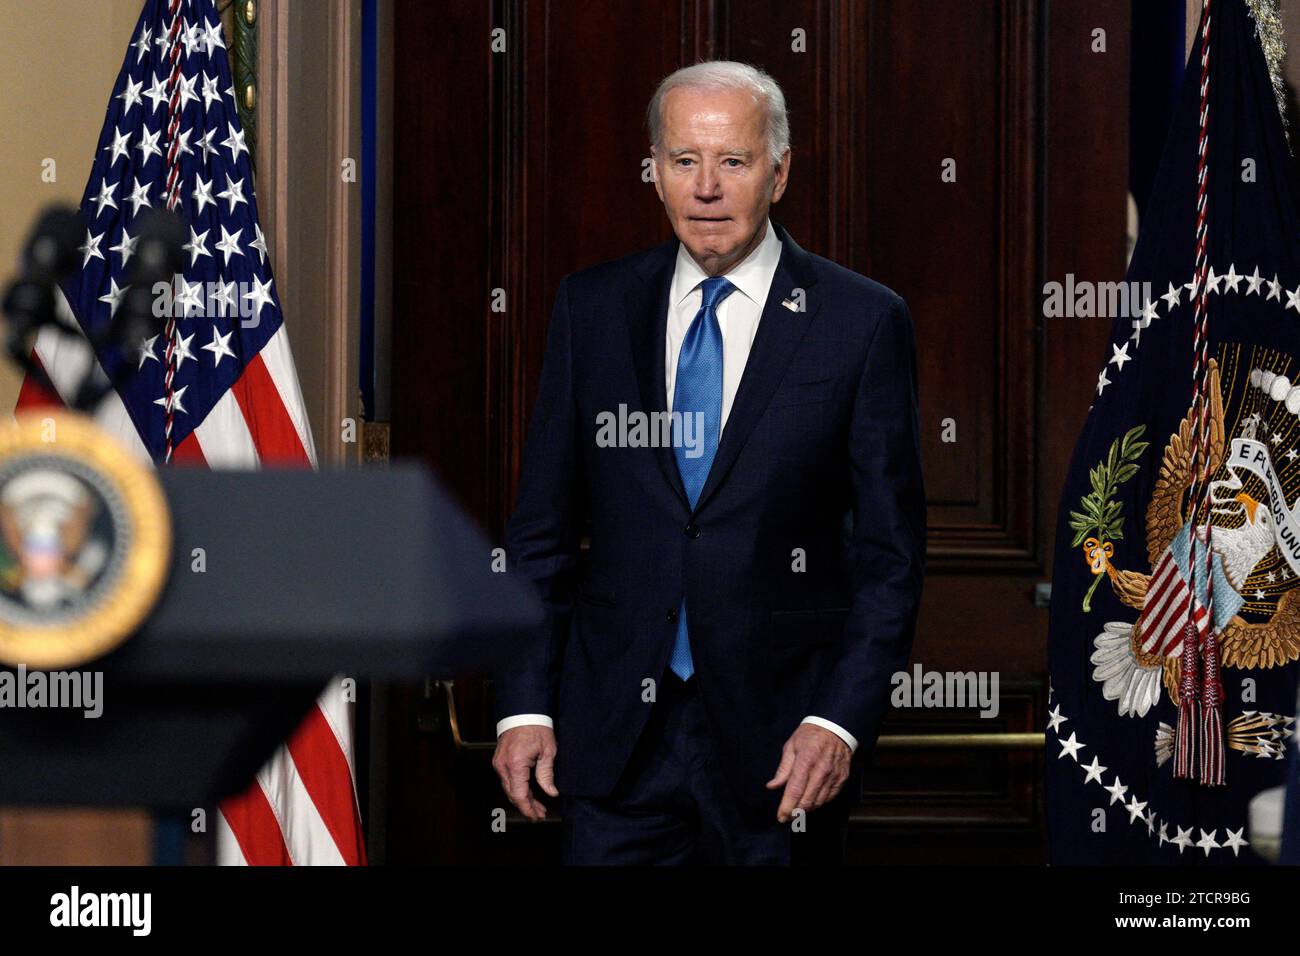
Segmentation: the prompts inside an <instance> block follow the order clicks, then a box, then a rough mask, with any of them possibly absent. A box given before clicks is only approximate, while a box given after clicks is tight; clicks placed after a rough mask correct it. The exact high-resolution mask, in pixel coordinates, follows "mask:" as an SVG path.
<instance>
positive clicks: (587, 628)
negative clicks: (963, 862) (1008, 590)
mask: <svg viewBox="0 0 1300 956" xmlns="http://www.w3.org/2000/svg"><path fill="white" fill-rule="evenodd" d="M773 225H774V226H775V229H776V233H777V236H778V237H779V238H780V240H781V245H782V250H781V258H780V262H779V264H778V266H777V269H776V274H775V277H774V279H773V281H772V286H771V291H770V293H769V295H768V300H767V303H766V304H765V306H764V309H763V314H762V319H761V320H760V322H759V325H758V331H757V334H756V336H755V338H754V342H753V346H752V349H751V351H750V355H749V360H748V363H747V364H746V366H745V371H744V375H743V376H742V378H741V381H740V385H739V388H738V390H737V393H736V397H735V401H734V403H733V405H732V408H731V412H730V415H729V417H728V419H727V423H726V427H725V428H724V429H723V433H722V439H721V442H720V443H719V446H718V450H717V454H716V457H715V458H714V461H713V465H712V470H711V471H710V472H709V476H708V479H707V481H706V483H705V485H704V488H703V490H702V492H701V493H700V497H699V500H698V502H697V504H696V507H695V509H694V510H692V509H691V508H690V506H689V504H688V501H687V497H686V494H685V491H684V490H683V487H682V482H681V478H680V476H679V475H678V471H677V465H676V461H675V458H674V455H673V450H672V448H670V447H601V446H600V445H598V444H597V432H598V418H597V416H598V415H600V413H602V412H612V413H615V414H617V413H618V411H619V406H620V405H625V406H627V411H628V412H635V411H642V412H661V413H662V412H663V411H664V410H665V408H666V406H667V403H666V395H665V384H664V383H665V378H664V355H665V344H664V337H665V330H666V321H667V313H668V292H669V285H670V282H671V279H672V275H673V270H674V267H675V262H676V255H677V247H678V242H677V240H676V239H673V240H670V241H669V242H666V243H664V244H662V245H660V246H657V247H655V248H653V249H649V250H646V251H644V252H639V253H635V254H633V255H630V256H627V257H625V258H623V259H619V260H616V261H613V262H608V263H604V264H601V265H597V266H593V267H591V268H588V269H584V270H582V271H580V272H576V273H573V274H571V275H569V276H566V277H565V278H564V279H563V280H562V281H561V283H560V288H559V291H558V293H557V295H556V302H555V310H554V313H553V315H552V317H551V325H550V330H549V332H548V336H547V343H546V353H545V359H544V362H543V366H542V373H541V382H540V386H539V389H538V396H537V403H536V406H535V408H534V410H533V414H532V420H531V423H530V427H529V432H528V439H527V443H526V446H525V451H524V460H523V468H522V471H521V475H520V485H519V496H518V501H517V505H516V508H515V511H514V514H513V516H512V518H511V519H510V522H509V525H508V528H507V534H506V552H507V562H508V570H509V571H511V572H513V573H517V574H523V575H526V576H527V577H528V578H530V579H531V580H532V581H533V582H534V583H535V584H536V586H537V588H538V589H539V591H540V593H541V596H542V599H543V601H544V603H545V605H546V607H547V609H548V623H547V624H546V625H545V627H544V628H543V629H542V630H541V631H539V633H538V634H537V635H536V637H535V641H534V642H533V644H532V650H531V651H530V652H529V653H527V654H525V655H522V656H521V657H520V659H519V660H517V661H516V662H515V663H514V664H513V665H512V666H511V667H510V668H509V669H508V670H503V671H499V672H498V673H497V674H495V675H494V676H495V678H496V706H497V714H498V717H507V716H510V715H512V714H521V713H544V714H549V715H551V716H552V718H553V719H554V721H555V732H556V742H557V745H558V747H559V752H558V754H557V757H556V768H555V770H556V785H557V787H558V788H559V790H560V792H561V793H562V794H565V793H567V794H571V795H576V796H590V797H601V796H606V795H608V794H609V792H610V791H611V790H612V789H613V787H614V786H615V784H616V783H617V782H618V779H619V776H620V774H621V773H622V771H623V769H624V767H625V766H626V764H627V762H628V758H629V756H630V755H631V752H632V749H633V746H634V745H635V743H636V741H637V738H638V736H639V735H640V733H641V730H642V727H643V726H644V724H645V722H646V718H647V717H648V715H649V713H650V707H651V701H652V700H653V695H652V694H651V693H649V692H648V691H647V687H649V686H650V685H649V684H648V683H647V682H649V681H654V682H657V681H658V680H659V679H660V677H661V676H662V675H663V674H664V671H665V668H666V666H667V662H668V658H669V654H670V652H671V650H672V646H673V640H674V637H675V634H676V629H677V628H676V617H677V609H678V606H679V604H680V602H681V600H682V598H683V596H684V597H685V600H686V608H687V615H688V627H689V633H690V642H691V653H692V657H693V659H694V662H695V676H696V678H697V679H698V681H699V693H700V695H701V698H702V700H703V703H704V705H705V708H706V713H707V715H708V719H709V722H710V725H711V727H712V729H713V732H714V736H715V738H716V740H717V746H718V748H719V750H720V756H721V758H722V760H723V763H724V768H725V770H726V773H727V776H728V779H729V780H730V782H731V784H732V786H733V788H734V789H735V793H736V797H737V800H738V802H739V804H740V805H741V807H742V812H744V813H745V814H746V816H747V817H748V818H749V819H752V820H753V821H755V822H759V821H763V820H766V821H768V822H770V821H771V820H772V819H774V817H775V813H776V808H777V805H778V803H779V801H780V797H781V792H780V790H772V791H769V790H767V789H766V788H765V787H764V783H765V782H766V781H767V780H769V779H771V777H772V775H773V774H774V773H775V771H776V768H777V764H778V763H779V761H780V758H781V747H782V745H783V744H784V742H785V741H786V740H787V739H788V738H789V736H790V734H791V733H793V732H794V730H795V729H796V727H797V726H798V725H799V723H800V721H801V720H802V719H803V718H804V717H806V716H809V715H815V716H818V717H822V718H825V719H826V720H831V721H834V722H835V723H837V724H839V725H840V726H841V727H844V728H845V729H846V730H848V731H849V732H850V733H852V734H853V735H854V737H856V738H857V740H858V741H859V749H858V754H857V756H863V757H865V755H866V754H867V753H869V752H870V751H871V749H872V747H873V746H874V744H875V740H876V737H877V736H878V734H879V728H880V723H881V721H882V719H883V717H884V714H885V711H886V708H887V706H888V699H889V694H890V689H891V682H890V679H891V676H892V675H893V674H894V673H895V672H896V671H900V670H902V669H904V668H905V667H906V665H907V660H908V655H909V653H910V650H911V644H912V635H913V631H914V626H915V620H916V612H917V606H918V603H919V600H920V593H921V580H922V576H923V568H924V555H925V528H926V520H925V493H924V489H923V487H922V479H921V462H920V448H919V436H918V424H917V397H916V390H917V385H916V353H915V340H914V335H913V328H912V320H911V316H910V314H909V313H908V310H907V306H906V305H905V304H904V302H903V300H902V299H901V298H899V297H898V296H897V295H896V294H894V293H893V292H892V291H890V290H889V289H887V288H885V287H884V286H883V285H880V284H879V283H877V282H874V281H872V280H871V279H867V278H865V277H863V276H861V275H858V274H857V273H854V272H850V271H849V270H848V269H845V268H843V267H841V266H839V265H836V264H835V263H833V262H831V261H830V260H828V259H824V258H822V257H820V256H815V255H812V254H810V253H807V252H805V251H804V250H802V249H800V248H799V246H798V245H796V244H795V242H794V240H793V239H791V238H790V236H789V234H788V233H787V232H786V231H785V230H784V229H783V228H782V227H781V226H779V225H776V224H775V223H774V224H773ZM787 299H788V300H791V301H793V302H795V303H796V304H797V303H799V302H800V301H802V303H803V308H802V309H801V310H800V311H792V310H791V309H790V308H788V307H786V306H784V305H783V304H782V303H783V300H787ZM584 532H588V533H589V534H590V549H589V552H588V554H587V555H586V560H585V561H581V560H580V548H579V545H580V541H581V538H582V536H583V534H584Z"/></svg>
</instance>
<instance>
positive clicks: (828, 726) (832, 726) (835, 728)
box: [510, 717, 858, 753]
mask: <svg viewBox="0 0 1300 956" xmlns="http://www.w3.org/2000/svg"><path fill="white" fill-rule="evenodd" d="M510 719H511V720H514V718H513V717H512V718H510ZM801 723H805V724H815V725H817V726H818V727H821V728H823V729H825V730H829V731H830V732H831V733H833V734H835V736H837V737H839V738H840V739H841V740H843V741H844V742H845V743H846V744H848V745H849V753H855V752H856V751H857V749H858V741H857V738H855V737H854V736H853V735H852V734H851V733H849V732H848V731H847V730H845V729H844V728H843V727H841V726H840V725H839V724H837V723H834V722H833V721H829V720H825V719H824V718H821V717H805V718H804V719H803V720H802V721H801Z"/></svg>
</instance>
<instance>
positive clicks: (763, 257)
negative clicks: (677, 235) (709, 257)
mask: <svg viewBox="0 0 1300 956" xmlns="http://www.w3.org/2000/svg"><path fill="white" fill-rule="evenodd" d="M766 225H767V231H766V233H764V235H763V239H762V241H760V242H759V244H758V245H757V246H755V247H754V248H753V250H751V251H750V253H749V255H747V256H746V257H745V258H744V259H743V260H742V261H741V262H739V263H737V264H736V265H734V266H732V267H731V269H730V271H728V272H724V273H723V275H724V276H726V277H727V279H729V280H730V281H731V284H732V285H734V286H735V287H736V289H737V290H738V291H740V292H743V293H744V294H745V296H747V297H748V298H749V299H751V300H752V301H754V302H756V303H757V304H758V305H759V306H760V307H761V306H763V305H764V304H766V302H767V293H768V290H769V289H770V288H771V286H772V277H773V276H775V275H776V266H777V263H778V262H780V261H781V240H780V239H778V238H777V235H776V230H775V229H773V228H772V220H771V218H769V219H768V220H767V223H766ZM707 278H708V275H706V274H705V272H704V270H703V269H701V268H700V266H699V263H697V262H696V261H695V260H694V259H692V258H691V254H690V253H689V252H687V251H686V246H684V245H682V243H680V242H678V244H677V268H676V269H675V270H674V272H673V284H672V287H671V289H670V290H669V302H671V303H672V304H673V306H674V307H676V306H679V305H681V303H682V300H683V299H685V298H686V297H687V296H688V295H690V294H691V293H692V292H694V291H695V290H696V289H697V288H698V287H699V284H700V283H701V282H703V281H704V280H705V279H707Z"/></svg>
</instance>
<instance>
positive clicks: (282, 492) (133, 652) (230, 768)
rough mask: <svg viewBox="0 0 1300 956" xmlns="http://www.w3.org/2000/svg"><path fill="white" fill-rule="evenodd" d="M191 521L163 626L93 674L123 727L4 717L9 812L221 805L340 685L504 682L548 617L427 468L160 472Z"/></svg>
mask: <svg viewBox="0 0 1300 956" xmlns="http://www.w3.org/2000/svg"><path fill="white" fill-rule="evenodd" d="M159 477H160V478H161V481H162V484H163V489H164V492H165V495H166V499H167V505H168V508H169V510H170V512H171V518H172V525H173V548H172V556H171V567H170V572H169V574H168V577H167V583H166V585H165V590H164V591H163V594H162V596H161V598H160V600H159V603H158V605H157V607H156V608H155V610H154V611H153V613H152V614H151V615H150V616H149V618H148V620H147V621H146V623H145V624H144V626H143V627H142V628H141V629H140V630H139V632H138V633H136V634H135V635H134V636H133V637H132V638H131V639H129V640H128V641H127V642H126V643H125V644H123V645H122V646H121V647H119V648H118V649H117V650H115V651H113V652H111V653H110V654H108V655H107V656H106V657H104V658H102V659H100V660H98V661H95V662H91V663H89V664H86V665H85V666H84V667H83V668H80V669H81V670H92V671H93V670H99V671H102V672H103V700H102V707H103V713H102V715H101V716H99V717H97V718H88V717H85V716H83V714H82V712H80V711H75V710H71V711H70V710H66V709H65V710H52V709H42V708H35V709H25V708H24V709H13V708H9V709H5V710H0V804H78V805H99V806H140V807H152V808H159V809H169V810H175V809H180V808H190V807H196V806H210V805H212V804H214V803H215V802H216V801H218V800H220V799H221V798H223V797H225V796H227V795H228V794H230V793H233V792H235V791H237V790H241V789H243V788H244V787H245V786H247V785H248V783H249V782H250V781H251V780H252V779H253V776H254V774H255V773H256V772H257V770H258V768H259V767H260V766H261V765H262V763H263V762H264V761H265V760H266V758H267V757H269V756H270V755H271V753H272V752H273V751H274V749H275V748H276V747H277V746H278V745H279V744H280V743H282V742H283V741H284V740H285V738H286V737H287V736H288V735H289V734H290V733H291V732H292V730H293V728H294V727H295V726H296V725H297V723H298V721H299V720H301V718H302V717H303V716H304V715H305V714H306V712H307V710H308V708H309V707H310V706H311V705H312V703H313V701H314V700H315V698H316V696H317V694H319V693H320V691H321V689H322V687H323V686H324V685H325V684H326V683H327V682H328V681H329V680H330V678H331V677H333V676H334V675H340V674H341V675H346V676H350V677H355V678H357V679H358V680H360V679H366V678H373V679H393V680H407V681H412V680H418V679H421V678H423V677H425V676H427V675H438V676H452V675H454V674H456V673H464V672H465V671H490V670H492V669H493V668H494V667H495V665H496V664H497V663H499V662H500V661H502V660H504V659H505V658H506V657H507V656H509V655H511V654H515V653H518V652H519V650H520V642H521V641H522V640H524V635H526V634H528V633H529V631H530V630H531V629H533V628H535V627H536V626H537V625H538V624H539V623H540V621H541V618H542V608H541V604H540V602H539V600H538V599H537V597H536V596H535V594H534V593H533V591H532V589H531V587H530V586H528V584H527V582H525V581H520V580H517V579H516V578H515V577H514V576H512V575H511V574H509V573H508V570H506V571H503V570H502V565H501V562H500V561H494V560H493V558H494V555H493V553H492V548H491V546H490V545H489V543H488V541H487V540H486V539H485V538H484V536H483V535H482V534H481V533H480V532H479V531H478V530H477V529H476V528H475V527H474V526H473V525H472V524H471V523H470V522H469V521H468V519H466V518H465V517H464V516H463V515H462V514H461V513H460V511H459V509H458V508H457V506H456V505H455V504H454V503H453V502H452V501H451V500H450V499H449V498H448V496H447V495H446V493H445V492H443V491H442V490H441V489H440V488H439V486H438V485H437V483H436V482H435V481H434V480H433V478H432V477H431V475H430V474H429V473H428V471H427V470H426V469H425V468H423V467H421V466H417V465H413V464H406V465H401V464H399V465H394V466H392V467H390V468H387V469H382V470H379V469H376V470H365V469H362V470H344V471H321V472H310V471H297V470H294V471H287V470H278V471H277V470H267V471H257V472H253V471H249V472H219V471H203V470H197V469H186V468H179V467H178V468H174V469H169V470H164V471H162V472H161V473H160V476H159Z"/></svg>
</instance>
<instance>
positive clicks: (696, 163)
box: [651, 87, 790, 275]
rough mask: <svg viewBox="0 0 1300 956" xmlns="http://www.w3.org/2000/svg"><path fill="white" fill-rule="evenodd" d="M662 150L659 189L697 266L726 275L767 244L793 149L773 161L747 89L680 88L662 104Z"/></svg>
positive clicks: (759, 110) (657, 156) (657, 160)
mask: <svg viewBox="0 0 1300 956" xmlns="http://www.w3.org/2000/svg"><path fill="white" fill-rule="evenodd" d="M663 119H664V122H663V140H664V143H663V148H662V149H660V148H658V147H654V146H652V147H651V154H652V155H653V156H654V166H655V190H656V192H658V193H659V198H660V199H662V200H663V203H664V209H665V210H666V211H667V213H668V220H669V222H671V223H672V225H673V232H675V233H676V234H677V238H678V239H679V240H681V243H682V245H684V246H685V247H686V250H687V251H688V252H689V253H690V254H691V257H692V258H693V259H694V260H695V261H696V262H697V263H699V265H700V268H701V269H703V270H704V271H705V272H707V273H708V274H709V275H721V274H722V273H724V272H726V271H727V270H728V269H730V268H731V267H732V266H733V265H735V264H736V263H737V262H740V261H741V260H742V259H744V258H745V256H747V255H749V253H750V252H751V251H752V250H753V249H754V248H755V247H756V246H757V245H758V244H759V243H760V242H761V241H762V240H763V233H762V231H760V230H761V228H762V227H763V226H764V223H765V222H766V220H767V210H768V207H769V206H770V205H771V204H772V203H774V202H776V201H778V200H779V199H780V198H781V194H782V193H784V192H785V183H786V179H787V178H788V176H789V175H790V151H789V150H788V149H787V150H786V151H785V156H784V157H783V158H782V162H781V165H780V166H779V167H773V165H772V161H771V160H770V159H769V158H768V153H767V144H766V142H765V138H764V136H763V107H762V106H761V105H760V104H759V103H757V102H755V98H754V96H753V95H751V94H750V93H747V92H744V91H742V90H718V91H711V90H696V89H691V88H689V87H678V88H677V89H675V90H672V91H670V92H669V93H668V95H667V96H665V97H664V101H663Z"/></svg>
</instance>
